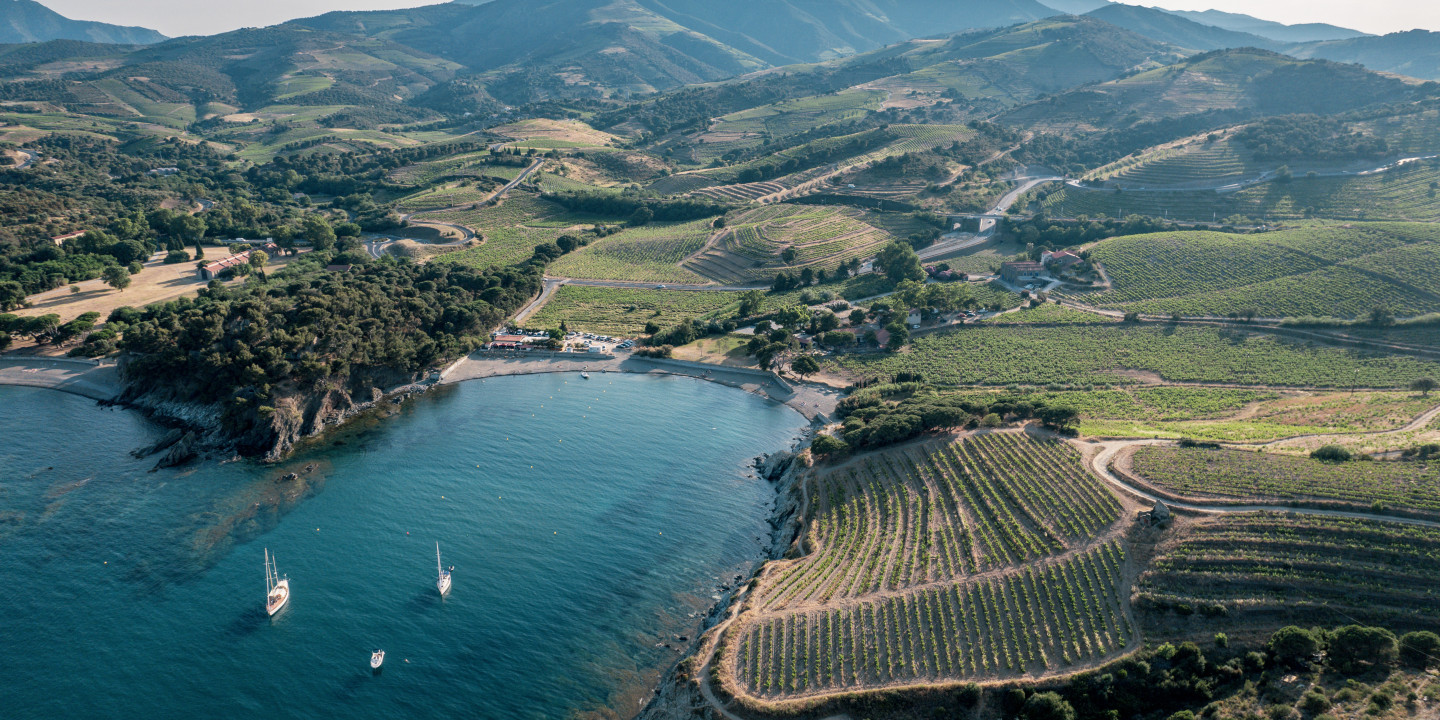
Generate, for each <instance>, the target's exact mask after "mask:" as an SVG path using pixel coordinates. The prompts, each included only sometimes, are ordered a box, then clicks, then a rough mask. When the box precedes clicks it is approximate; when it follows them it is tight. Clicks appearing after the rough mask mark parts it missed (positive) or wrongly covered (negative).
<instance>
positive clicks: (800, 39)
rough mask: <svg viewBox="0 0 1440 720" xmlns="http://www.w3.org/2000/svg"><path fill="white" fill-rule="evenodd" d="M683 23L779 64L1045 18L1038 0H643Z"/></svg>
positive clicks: (1048, 10) (1045, 11)
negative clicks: (716, 0) (724, 0)
mask: <svg viewBox="0 0 1440 720" xmlns="http://www.w3.org/2000/svg"><path fill="white" fill-rule="evenodd" d="M638 1H639V3H640V4H641V5H644V6H645V7H647V8H649V9H651V10H653V11H655V12H656V13H658V14H660V15H663V16H665V17H667V18H669V19H670V20H673V21H674V22H676V23H679V24H681V25H684V26H686V27H689V28H691V29H693V30H697V31H699V32H703V33H705V34H707V35H709V36H711V37H713V38H715V39H717V40H720V41H722V42H725V43H727V44H730V45H732V46H734V47H736V48H739V49H740V50H743V51H744V52H746V53H749V54H751V55H754V56H756V57H759V58H763V59H765V60H766V61H767V62H770V63H772V64H776V65H780V64H785V63H796V62H813V61H816V60H825V59H829V58H834V57H840V56H844V55H851V54H854V53H856V52H864V51H867V50H873V49H875V48H878V47H881V46H883V45H890V44H893V43H897V42H904V41H906V40H910V39H912V38H917V37H930V36H936V35H945V34H949V33H955V32H960V31H962V30H973V29H980V28H996V27H1005V26H1008V25H1015V24H1018V23H1024V22H1030V21H1033V20H1039V19H1041V18H1044V17H1049V16H1051V15H1055V14H1056V13H1055V11H1054V10H1052V9H1051V8H1049V7H1047V6H1045V5H1042V4H1041V3H1039V2H1038V1H1037V0H728V1H726V2H715V1H714V0H638Z"/></svg>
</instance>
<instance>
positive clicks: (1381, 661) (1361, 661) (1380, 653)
mask: <svg viewBox="0 0 1440 720" xmlns="http://www.w3.org/2000/svg"><path fill="white" fill-rule="evenodd" d="M1397 655H1398V647H1397V643H1396V640H1395V633H1392V632H1390V631H1389V630H1386V629H1385V628H1377V627H1363V626H1360V625H1346V626H1345V627H1342V628H1340V629H1339V630H1336V631H1335V632H1334V634H1332V635H1331V636H1330V662H1331V663H1333V664H1334V666H1335V669H1337V670H1339V671H1340V672H1343V673H1347V674H1353V673H1358V672H1361V671H1362V670H1364V669H1365V668H1366V667H1367V666H1370V665H1380V666H1384V665H1389V664H1391V663H1393V662H1395V659H1396V657H1397Z"/></svg>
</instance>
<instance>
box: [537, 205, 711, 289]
mask: <svg viewBox="0 0 1440 720" xmlns="http://www.w3.org/2000/svg"><path fill="white" fill-rule="evenodd" d="M710 222H711V221H710V220H696V221H694V222H689V223H656V224H653V225H647V226H645V227H640V228H631V229H628V230H625V231H624V232H621V233H619V234H617V235H611V236H609V237H605V238H601V239H599V240H596V241H595V242H594V243H592V244H590V245H588V246H586V247H584V248H581V249H580V250H577V251H575V252H573V253H570V254H569V255H566V256H565V257H562V258H560V259H559V260H557V261H555V263H553V264H552V265H551V266H550V268H549V270H548V271H547V272H548V273H549V274H550V275H554V276H557V277H569V278H584V279H589V280H620V281H628V282H658V283H683V284H692V285H700V284H704V283H705V282H706V280H705V278H702V277H700V276H699V275H696V274H695V273H693V272H691V271H689V270H687V269H685V268H682V267H680V262H681V261H682V260H684V259H685V258H686V257H688V256H689V255H690V254H691V253H694V252H696V251H698V250H699V249H700V248H701V247H704V245H705V240H706V239H707V238H709V237H710V232H711V230H710Z"/></svg>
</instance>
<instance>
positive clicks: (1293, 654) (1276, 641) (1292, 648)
mask: <svg viewBox="0 0 1440 720" xmlns="http://www.w3.org/2000/svg"><path fill="white" fill-rule="evenodd" d="M1265 649H1267V650H1269V651H1270V657H1272V658H1274V659H1275V660H1276V661H1277V662H1281V663H1285V664H1288V665H1294V666H1303V665H1305V664H1306V663H1309V662H1310V658H1311V657H1314V655H1315V653H1317V652H1319V651H1320V641H1319V640H1318V639H1317V638H1316V637H1315V634H1314V633H1312V632H1310V631H1309V630H1306V629H1305V628H1302V627H1296V626H1294V625H1291V626H1289V627H1283V628H1280V629H1279V630H1276V631H1275V633H1274V634H1273V635H1271V636H1270V642H1269V643H1267V644H1266V645H1265Z"/></svg>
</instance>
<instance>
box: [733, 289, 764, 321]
mask: <svg viewBox="0 0 1440 720" xmlns="http://www.w3.org/2000/svg"><path fill="white" fill-rule="evenodd" d="M763 307H765V293H764V292H762V291H760V290H747V291H745V292H743V293H741V294H740V311H739V312H740V317H750V316H751V315H755V314H757V313H759V312H760V308H763Z"/></svg>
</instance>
